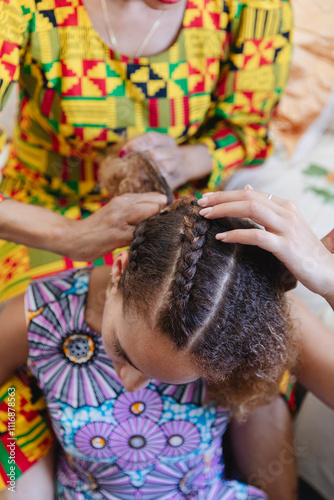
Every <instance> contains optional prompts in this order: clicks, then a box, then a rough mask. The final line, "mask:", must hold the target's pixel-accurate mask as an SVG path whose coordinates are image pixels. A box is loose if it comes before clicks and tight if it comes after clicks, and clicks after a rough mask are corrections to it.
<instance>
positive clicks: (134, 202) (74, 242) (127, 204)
mask: <svg viewBox="0 0 334 500" xmlns="http://www.w3.org/2000/svg"><path fill="white" fill-rule="evenodd" d="M166 203H167V197H166V196H165V195H164V194H161V193H138V194H135V193H129V194H123V195H122V196H116V197H115V198H113V199H112V200H111V201H109V203H108V204H107V205H105V206H104V207H102V208H100V210H98V211H97V212H96V213H94V214H93V215H90V216H89V217H87V219H84V220H80V221H73V220H72V221H71V220H70V219H68V221H69V224H70V225H69V227H68V230H69V231H70V232H69V233H68V236H67V238H66V240H67V241H68V242H69V246H68V248H67V250H66V254H67V256H68V257H70V258H71V259H73V260H79V261H80V260H89V261H91V260H95V259H98V258H100V257H103V256H104V255H106V254H107V253H109V252H111V251H112V250H115V248H121V247H124V246H127V245H129V244H130V243H131V239H132V236H133V233H134V230H135V227H136V224H137V223H138V222H140V221H142V220H144V219H148V218H149V217H152V216H153V215H155V214H157V213H158V212H159V211H160V210H161V209H162V208H163V207H164V206H165V205H166Z"/></svg>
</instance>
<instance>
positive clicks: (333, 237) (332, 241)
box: [321, 229, 334, 253]
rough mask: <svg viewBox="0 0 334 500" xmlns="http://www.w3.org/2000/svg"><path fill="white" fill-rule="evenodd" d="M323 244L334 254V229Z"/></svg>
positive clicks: (323, 239) (323, 240)
mask: <svg viewBox="0 0 334 500" xmlns="http://www.w3.org/2000/svg"><path fill="white" fill-rule="evenodd" d="M321 242H322V243H323V245H324V246H325V247H326V248H327V250H329V251H330V252H331V253H334V229H332V230H331V231H330V232H329V233H328V234H327V235H326V236H325V237H324V238H322V240H321Z"/></svg>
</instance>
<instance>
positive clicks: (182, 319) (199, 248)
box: [159, 200, 211, 348]
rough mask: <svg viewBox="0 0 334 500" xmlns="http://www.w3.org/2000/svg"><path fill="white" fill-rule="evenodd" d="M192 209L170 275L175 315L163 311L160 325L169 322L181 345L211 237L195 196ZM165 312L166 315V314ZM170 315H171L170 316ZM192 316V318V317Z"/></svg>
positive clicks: (188, 329)
mask: <svg viewBox="0 0 334 500" xmlns="http://www.w3.org/2000/svg"><path fill="white" fill-rule="evenodd" d="M189 206H190V211H189V210H188V213H187V214H186V215H185V216H184V217H183V227H182V228H181V233H180V241H181V245H180V250H179V256H178V259H177V262H176V265H175V272H174V275H172V276H171V277H170V286H169V289H168V291H167V293H166V296H167V297H168V298H167V299H166V300H167V302H169V303H170V304H171V308H172V310H173V315H169V314H168V312H167V311H166V314H165V315H164V314H162V316H161V318H160V321H159V326H160V327H161V328H162V329H163V331H164V328H165V327H166V326H167V323H169V325H168V327H169V331H170V332H171V333H172V339H173V341H174V343H175V345H176V346H177V347H180V348H182V347H184V346H185V345H186V344H187V343H188V341H189V337H190V336H191V335H192V334H193V332H192V331H191V330H192V328H191V325H190V323H191V318H190V314H189V313H190V311H189V308H188V307H187V306H188V303H189V301H190V300H191V289H192V287H193V285H194V278H195V275H196V272H197V265H198V263H199V261H200V259H201V257H202V255H203V248H204V245H205V243H206V240H207V233H208V230H209V229H210V226H211V223H210V221H209V220H207V219H204V217H202V216H201V215H199V210H200V208H199V207H198V205H197V202H196V201H194V200H191V202H190V203H189ZM164 316H165V317H164ZM167 316H168V317H167ZM189 320H190V321H189Z"/></svg>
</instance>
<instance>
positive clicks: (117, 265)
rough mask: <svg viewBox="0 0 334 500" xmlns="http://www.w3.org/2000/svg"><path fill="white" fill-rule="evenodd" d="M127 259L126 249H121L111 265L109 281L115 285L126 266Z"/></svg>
mask: <svg viewBox="0 0 334 500" xmlns="http://www.w3.org/2000/svg"><path fill="white" fill-rule="evenodd" d="M128 260H129V252H128V251H127V250H122V251H121V252H120V253H119V254H118V255H117V256H116V257H115V259H114V262H113V263H112V266H111V282H112V284H113V285H117V284H118V281H119V279H120V277H121V275H122V272H123V271H124V269H125V268H126V266H127V264H128Z"/></svg>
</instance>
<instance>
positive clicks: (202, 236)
mask: <svg viewBox="0 0 334 500" xmlns="http://www.w3.org/2000/svg"><path fill="white" fill-rule="evenodd" d="M251 227H254V224H253V223H251V222H249V221H246V220H241V219H231V218H223V219H218V220H207V219H204V218H203V217H201V216H200V215H199V207H198V204H197V201H196V200H195V199H193V198H190V197H188V198H181V199H179V200H176V201H175V202H174V203H173V204H172V205H171V206H170V207H169V208H168V209H167V210H165V211H163V212H162V213H161V214H160V215H157V216H155V217H152V218H151V219H148V220H146V221H143V222H141V223H140V224H138V226H137V228H136V231H135V234H134V238H133V242H132V245H131V248H130V254H129V262H128V266H127V268H126V269H125V271H124V272H123V274H122V276H121V279H120V281H119V285H118V286H119V290H120V292H121V294H122V297H123V307H124V311H125V312H126V311H127V310H129V309H130V308H134V309H136V311H137V313H138V314H139V315H141V316H142V317H143V318H145V321H146V322H147V324H148V325H149V326H150V327H151V328H152V330H153V331H156V332H157V334H158V335H167V336H168V337H169V338H170V340H171V342H172V344H173V345H174V346H175V348H176V349H179V350H186V351H188V352H189V355H190V356H191V357H192V359H193V362H194V364H195V366H196V367H197V371H198V373H200V374H201V376H202V377H203V378H205V379H206V380H207V381H208V382H209V383H210V384H211V385H212V387H214V392H215V394H216V395H218V396H219V398H220V401H224V403H226V404H227V405H228V406H229V407H231V408H233V409H234V410H237V411H238V410H240V408H242V411H243V412H245V411H246V409H250V408H251V407H254V406H257V405H259V404H260V403H261V404H262V403H263V402H265V401H268V400H269V398H270V397H272V396H273V395H274V394H276V393H277V390H278V389H277V388H278V381H279V380H280V378H281V377H282V375H283V372H284V371H285V369H286V368H287V367H289V366H290V365H291V364H292V363H293V362H294V359H295V348H294V339H293V336H292V333H291V328H290V325H289V322H288V320H287V316H288V315H287V309H286V304H285V299H284V292H285V290H286V282H285V276H286V274H285V271H286V269H285V268H284V266H283V265H282V264H281V263H280V261H279V260H278V259H276V257H274V256H273V255H272V254H271V253H269V252H266V251H265V250H262V249H260V248H258V247H253V246H248V245H240V244H227V243H222V242H220V241H217V240H216V238H215V235H216V234H217V233H218V232H222V231H226V230H229V229H236V228H251Z"/></svg>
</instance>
